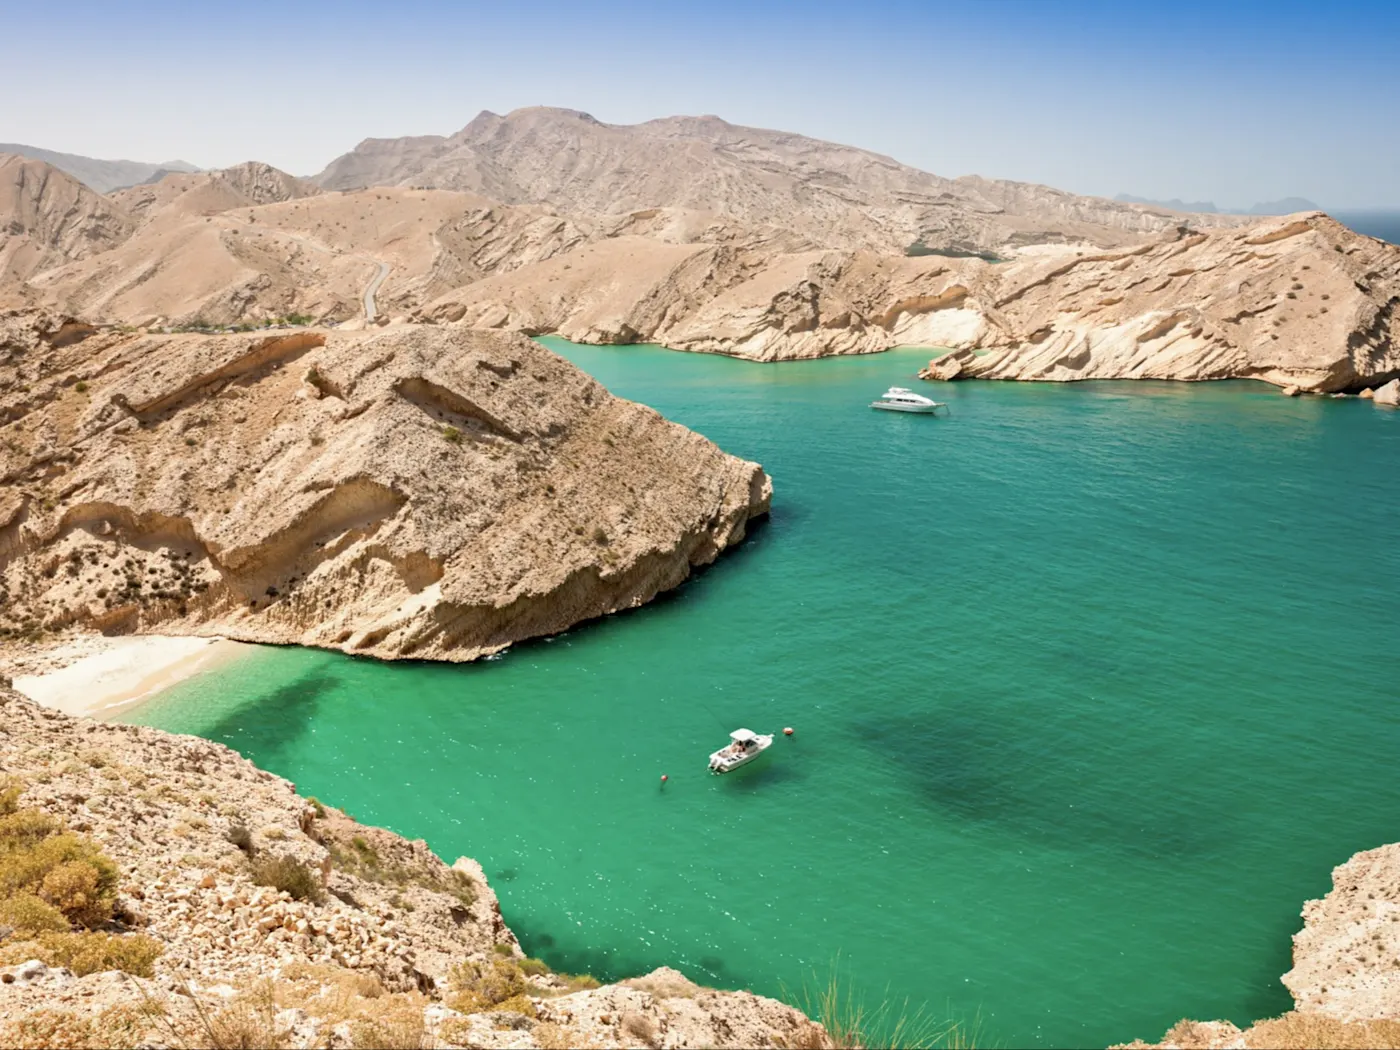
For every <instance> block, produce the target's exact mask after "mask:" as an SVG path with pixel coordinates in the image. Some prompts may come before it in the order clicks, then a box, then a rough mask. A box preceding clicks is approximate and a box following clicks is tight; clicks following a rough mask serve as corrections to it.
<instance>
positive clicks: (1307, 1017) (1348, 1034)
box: [1245, 1012, 1400, 1050]
mask: <svg viewBox="0 0 1400 1050" xmlns="http://www.w3.org/2000/svg"><path fill="white" fill-rule="evenodd" d="M1245 1045H1246V1046H1248V1047H1251V1048H1257V1050H1264V1048H1269V1050H1274V1048H1277V1050H1395V1048H1400V1021H1352V1022H1347V1021H1338V1020H1336V1019H1335V1018H1332V1017H1328V1016H1326V1015H1325V1014H1316V1013H1297V1012H1290V1013H1286V1014H1284V1015H1283V1016H1282V1017H1275V1018H1274V1019H1273V1020H1270V1021H1259V1022H1258V1023H1257V1024H1255V1025H1254V1027H1252V1028H1249V1029H1246V1030H1245Z"/></svg>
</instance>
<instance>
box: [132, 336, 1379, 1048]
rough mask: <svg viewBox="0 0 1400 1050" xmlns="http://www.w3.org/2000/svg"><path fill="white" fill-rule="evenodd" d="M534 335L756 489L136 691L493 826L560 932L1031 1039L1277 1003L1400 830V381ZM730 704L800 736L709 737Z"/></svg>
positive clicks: (368, 807) (333, 785)
mask: <svg viewBox="0 0 1400 1050" xmlns="http://www.w3.org/2000/svg"><path fill="white" fill-rule="evenodd" d="M541 341H542V342H544V343H546V344H547V345H549V346H550V347H552V348H553V349H555V350H557V351H558V352H560V353H562V354H564V355H565V356H567V357H569V358H570V359H572V360H573V361H575V362H576V363H577V364H579V365H580V366H581V367H583V368H585V369H586V370H588V371H589V372H591V373H592V374H593V375H595V376H596V377H597V378H598V379H599V380H600V381H602V382H603V383H604V384H605V385H607V386H608V387H609V388H610V389H611V390H613V391H614V393H617V394H619V395H621V396H624V397H630V398H633V399H635V400H639V401H642V402H645V403H647V404H649V405H651V406H653V407H654V408H656V409H657V410H659V411H661V412H662V413H663V414H665V415H666V416H667V417H669V418H671V419H673V420H676V421H677V422H680V423H683V424H685V425H687V426H690V427H692V428H693V429H696V430H698V431H700V432H701V433H703V434H705V435H706V436H708V437H710V438H711V439H713V440H714V441H716V442H717V443H718V444H719V445H720V446H721V447H723V448H724V449H726V450H727V451H729V452H732V453H734V454H736V455H741V456H744V457H746V458H750V459H754V460H757V461H759V462H761V463H762V464H763V465H764V467H765V468H766V469H767V470H768V471H769V473H770V474H771V475H772V476H773V480H774V503H773V513H772V516H771V520H770V521H769V522H768V523H767V524H766V525H764V526H762V527H761V528H759V529H758V530H756V531H755V533H754V534H753V535H752V536H751V538H750V539H749V540H748V541H747V542H746V543H745V544H743V545H742V546H741V547H739V548H738V549H736V550H735V551H733V552H731V553H729V554H726V555H725V556H723V557H722V558H721V559H720V561H719V562H718V563H717V564H716V565H715V566H713V567H712V568H711V569H709V570H707V571H705V572H703V573H701V574H700V575H698V576H697V577H696V578H694V579H692V580H691V581H689V582H688V583H687V584H686V585H684V586H683V587H682V588H680V589H679V590H678V591H676V592H674V593H673V594H671V595H669V596H666V597H664V598H663V599H661V600H659V601H657V602H655V603H653V604H652V605H650V606H647V607H645V608H643V609H641V610H637V611H635V612H631V613H627V614H624V615H619V616H614V617H610V618H607V619H605V620H603V621H600V622H596V623H591V624H585V625H581V626H579V627H577V628H576V629H574V630H573V631H570V632H569V633H567V634H565V635H563V636H560V637H557V638H553V639H548V640H542V641H536V642H532V643H528V644H525V645H521V646H518V647H516V648H515V649H513V650H511V651H509V652H507V653H504V654H502V655H501V656H500V657H498V658H495V659H491V660H487V661H483V662H480V663H478V664H475V665H468V666H446V665H431V664H413V663H406V664H397V665H388V664H378V663H374V662H371V661H368V660H363V659H356V658H351V657H347V656H343V655H340V654H332V653H323V652H315V651H306V650H297V649H262V650H259V651H258V652H257V653H256V654H255V655H253V656H251V657H249V658H248V659H246V660H242V661H240V662H238V663H236V664H232V665H229V666H227V667H226V668H223V669H221V670H218V671H214V672H210V673H209V674H206V675H203V676H201V677H198V678H195V679H191V680H189V681H187V682H185V683H182V684H181V685H179V686H176V687H175V688H173V689H171V690H169V691H167V692H166V693H164V694H161V695H160V696H159V697H157V698H156V699H155V700H153V701H151V702H150V703H148V704H146V705H144V706H142V707H140V708H138V709H137V710H136V711H134V712H133V713H131V714H129V715H128V716H126V717H127V719H128V720H131V721H139V722H143V723H145V724H150V725H156V726H159V727H161V728H165V729H171V730H176V731H183V732H195V733H199V734H201V735H204V736H207V737H209V738H211V739H216V740H220V741H223V742H225V743H227V744H229V745H230V746H232V747H234V748H237V749H238V750H239V751H241V752H243V753H244V754H246V755H247V756H248V757H249V758H251V759H253V760H254V761H255V762H257V763H258V764H259V765H261V766H263V767H264V768H267V769H270V770H272V771H274V772H276V773H279V774H281V775H283V776H286V777H288V778H289V779H291V780H293V781H295V782H296V784H297V786H298V789H299V790H300V791H302V792H303V793H304V794H312V795H316V796H319V797H320V798H322V799H324V800H326V801H328V802H331V803H333V804H336V805H339V806H342V807H343V808H345V809H347V810H349V811H350V812H352V813H353V814H354V815H355V816H356V817H357V818H359V819H360V820H362V821H366V822H370V823H377V824H382V825H384V826H387V827H390V828H392V829H394V830H395V831H398V832H400V833H402V834H404V835H406V836H408V837H410V838H425V839H427V841H428V842H429V844H430V845H431V846H432V847H433V848H434V849H435V850H436V851H437V852H438V853H439V854H440V855H442V856H443V857H445V858H446V859H447V860H448V861H449V862H450V861H451V860H452V859H453V858H454V857H456V856H458V855H462V854H465V855H468V856H472V857H475V858H477V859H478V860H480V861H481V863H482V864H483V866H484V867H485V869H486V872H487V875H488V877H489V878H490V879H491V881H492V884H493V886H494V887H495V889H496V891H497V893H498V894H499V895H500V897H501V902H502V908H503V911H504V915H505V918H506V920H507V922H509V923H510V925H511V926H512V928H513V929H515V930H516V932H517V934H518V935H519V936H520V938H521V940H522V942H523V944H524V947H525V949H526V950H527V951H528V952H529V953H530V954H533V955H538V956H540V957H542V958H544V959H545V960H546V961H548V962H550V963H551V964H552V965H554V966H555V967H556V968H557V969H562V970H567V971H570V972H577V971H589V972H592V973H594V974H595V975H597V976H598V977H600V978H604V979H609V978H617V977H623V976H628V975H632V974H636V973H638V972H640V971H643V970H646V969H650V968H651V967H654V966H657V965H662V964H665V965H671V966H675V967H677V968H679V969H681V970H683V971H685V972H686V974H687V975H688V976H690V977H691V978H693V979H695V980H697V981H700V982H702V983H713V984H717V985H723V986H727V987H750V988H752V989H754V990H755V991H758V992H761V993H765V994H771V995H778V994H781V993H783V992H784V990H787V992H788V993H789V994H790V995H791V994H797V995H798V997H799V998H800V988H801V986H802V985H803V983H804V982H807V983H812V982H813V980H814V975H815V980H816V981H817V982H818V983H820V982H824V980H825V978H826V976H827V975H828V974H829V973H830V972H831V970H832V968H833V966H837V967H839V969H840V971H841V972H842V973H843V974H845V975H847V976H848V977H849V978H850V980H851V981H853V982H854V983H855V985H856V986H857V987H858V988H859V989H860V990H861V991H862V992H863V993H864V994H865V995H866V997H867V998H868V999H870V1000H872V1001H873V1000H877V999H882V998H891V999H894V1000H897V1001H900V1002H902V1001H904V1000H905V999H908V1000H910V1001H911V1002H913V1003H916V1004H918V1003H926V1004H927V1006H928V1009H929V1011H930V1012H931V1013H933V1014H936V1015H938V1016H948V1017H952V1018H954V1019H960V1020H964V1021H967V1020H970V1019H973V1018H978V1019H980V1029H981V1032H982V1038H984V1039H986V1040H989V1041H993V1042H999V1043H1000V1044H1002V1045H1014V1046H1019V1045H1037V1046H1077V1045H1107V1044H1109V1043H1112V1042H1118V1041H1125V1040H1130V1039H1132V1038H1135V1037H1144V1038H1157V1037H1159V1036H1160V1035H1161V1033H1162V1032H1163V1031H1164V1030H1165V1029H1166V1028H1167V1027H1169V1026H1170V1025H1171V1024H1172V1023H1174V1022H1175V1021H1177V1020H1179V1019H1180V1018H1182V1017H1183V1016H1190V1017H1195V1018H1200V1019H1208V1018H1217V1017H1219V1018H1228V1019H1231V1020H1234V1021H1237V1022H1241V1023H1243V1022H1247V1021H1250V1020H1253V1019H1255V1018H1258V1017H1264V1016H1269V1015H1274V1014H1278V1013H1281V1012H1283V1011H1284V1010H1286V1009H1288V1008H1289V1005H1290V1000H1289V997H1288V995H1287V993H1286V991H1285V990H1284V989H1283V987H1282V985H1281V984H1280V983H1279V980H1278V978H1279V975H1280V974H1281V973H1283V972H1284V971H1285V970H1286V969H1288V966H1289V958H1290V942H1289V937H1290V935H1291V934H1292V933H1293V932H1294V931H1296V930H1297V929H1298V927H1299V925H1300V919H1299V916H1298V913H1299V909H1300V908H1301V906H1302V903H1303V901H1304V900H1305V899H1307V898H1309V897H1316V896H1320V895H1321V894H1323V893H1325V892H1326V890H1327V889H1328V886H1329V873H1330V870H1331V868H1332V867H1333V866H1334V865H1336V864H1339V863H1341V862H1343V861H1344V860H1346V859H1347V857H1349V856H1350V855H1351V854H1352V853H1353V852H1355V851H1356V850H1360V849H1366V848H1370V847H1373V846H1377V845H1380V844H1381V843H1384V842H1387V841H1392V840H1394V839H1395V838H1396V831H1395V828H1396V814H1397V812H1400V778H1396V777H1395V776H1394V775H1393V762H1392V759H1391V756H1392V755H1393V754H1395V753H1396V750H1397V747H1400V704H1397V699H1400V697H1397V690H1396V687H1395V686H1394V684H1393V683H1394V678H1393V672H1392V671H1391V669H1390V668H1389V666H1388V663H1389V661H1390V660H1391V659H1392V651H1393V649H1394V646H1395V641H1396V639H1397V638H1400V598H1397V593H1400V592H1398V591H1397V584H1400V547H1397V544H1396V542H1395V538H1396V527H1395V523H1396V521H1397V520H1400V413H1397V412H1386V411H1383V410H1380V409H1377V408H1376V407H1375V406H1373V405H1371V404H1370V403H1368V402H1362V401H1356V400H1346V401H1338V400H1330V399H1323V398H1299V399H1289V398H1284V397H1281V396H1280V395H1279V394H1278V392H1277V391H1276V390H1274V389H1273V388H1271V387H1268V386H1265V385H1262V384H1257V383H1248V382H1231V383H1212V384H1199V385H1189V384H1173V383H1154V382H1094V383H1083V384H1075V385H1048V384H1047V385H1038V384H1012V383H981V382H977V383H960V384H951V385H947V386H940V387H939V388H938V393H937V395H936V396H937V397H938V398H939V400H945V401H948V402H950V405H951V412H950V414H949V415H948V416H947V417H946V418H944V417H941V416H940V417H927V416H909V415H905V414H902V413H882V412H873V411H871V410H870V409H869V408H867V407H866V406H867V404H868V402H869V401H870V400H871V399H872V398H874V397H875V396H877V395H878V394H879V393H881V392H882V391H883V390H884V389H885V388H886V387H888V386H889V385H891V384H902V385H907V386H916V385H917V384H916V383H915V382H914V381H913V378H912V377H913V374H914V372H915V371H917V369H918V367H919V366H920V365H921V364H922V363H924V362H925V361H926V360H927V358H928V351H915V350H897V351H891V352H888V353H885V354H880V355H874V356H870V357H861V358H840V359H828V360H820V361H809V362H792V363H784V364H780V365H755V364H750V363H747V362H742V361H736V360H731V359H727V358H721V357H714V356H708V355H690V354H680V353H673V352H669V351H666V350H662V349H660V348H656V347H645V346H631V347H589V346H577V345H572V344H568V343H564V342H563V341H561V340H552V339H543V340H541ZM741 725H742V726H747V727H749V728H751V729H754V730H758V731H761V732H773V731H776V730H778V729H780V728H781V727H782V726H785V725H791V726H793V727H794V728H795V729H796V734H795V735H794V736H793V737H792V738H791V739H786V738H779V740H778V741H776V742H775V744H774V748H773V752H774V753H773V755H772V756H771V757H769V758H765V759H764V760H762V762H761V763H759V764H756V765H755V766H754V767H752V768H751V769H748V770H744V771H741V772H739V773H736V774H733V775H731V776H728V777H722V778H716V777H711V776H708V775H707V774H706V772H705V760H706V756H707V755H708V753H709V752H710V751H712V750H714V749H715V748H716V747H718V746H719V745H720V744H721V743H723V742H724V739H725V735H726V734H727V733H728V731H729V730H730V729H732V728H736V727H738V726H741ZM663 773H664V774H667V775H668V776H669V781H668V782H666V783H665V784H664V785H663V784H662V783H661V781H660V776H661V774H663Z"/></svg>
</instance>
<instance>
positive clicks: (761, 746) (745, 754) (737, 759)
mask: <svg viewBox="0 0 1400 1050" xmlns="http://www.w3.org/2000/svg"><path fill="white" fill-rule="evenodd" d="M729 741H730V742H729V746H728V747H722V748H720V749H719V750H718V751H716V752H715V753H714V754H713V755H711V756H710V772H711V773H728V772H729V771H730V770H731V769H738V768H739V767H740V766H743V765H747V764H748V763H750V762H752V761H753V760H754V759H755V758H757V757H758V756H759V755H761V754H763V752H765V751H767V750H768V749H769V748H770V747H772V746H773V734H772V733H767V734H764V733H754V732H750V731H749V730H747V729H736V730H734V732H732V733H730V734H729Z"/></svg>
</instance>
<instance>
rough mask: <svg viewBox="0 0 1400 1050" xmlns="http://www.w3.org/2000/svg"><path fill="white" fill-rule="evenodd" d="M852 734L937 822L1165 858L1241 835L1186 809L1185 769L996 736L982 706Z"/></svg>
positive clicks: (1213, 816)
mask: <svg viewBox="0 0 1400 1050" xmlns="http://www.w3.org/2000/svg"><path fill="white" fill-rule="evenodd" d="M1048 721H1049V719H1048V718H1047V722H1048ZM850 728H851V731H852V732H853V734H854V735H855V737H856V739H857V740H858V741H859V742H860V743H861V744H862V745H863V746H865V747H867V748H868V749H869V750H870V751H871V752H872V753H873V754H874V755H876V756H878V757H880V758H882V759H884V760H885V761H887V762H889V763H891V764H893V765H894V766H895V767H896V768H897V769H898V770H899V774H900V777H901V779H902V780H903V781H904V782H905V783H906V784H908V785H910V786H911V787H912V788H913V790H914V791H915V792H916V794H918V795H920V796H922V797H923V798H924V800H925V801H926V802H927V805H928V807H929V809H930V810H931V811H932V812H934V813H936V814H937V815H939V816H941V817H943V818H949V817H951V818H953V819H956V820H960V821H962V822H964V823H966V824H971V825H996V826H998V827H999V828H1002V829H1004V830H1005V831H1008V832H1010V833H1012V834H1015V835H1018V836H1021V837H1023V838H1026V839H1028V840H1031V841H1037V842H1043V843H1045V844H1047V845H1049V846H1052V847H1055V848H1064V849H1075V850H1081V849H1085V848H1108V849H1112V850H1116V851H1118V852H1121V853H1123V854H1127V855H1136V856H1144V857H1150V858H1153V859H1159V860H1167V861H1172V860H1176V859H1180V858H1187V857H1189V858H1193V859H1201V858H1206V857H1210V856H1212V855H1215V854H1217V853H1218V852H1219V851H1220V849H1221V848H1222V846H1224V845H1228V844H1230V843H1232V842H1235V841H1237V839H1238V830H1237V824H1238V820H1237V819H1235V818H1234V817H1232V816H1231V815H1230V814H1228V813H1227V812H1224V811H1222V810H1221V809H1220V807H1219V806H1218V805H1215V806H1214V807H1213V808H1211V809H1210V810H1205V809H1204V808H1203V807H1202V806H1196V807H1194V808H1192V807H1190V806H1189V805H1187V804H1186V803H1184V801H1183V799H1182V797H1181V796H1180V794H1179V791H1178V790H1177V789H1178V788H1183V787H1186V786H1188V785H1189V783H1190V772H1189V770H1187V769H1180V770H1178V771H1177V773H1176V775H1175V776H1174V777H1172V778H1171V779H1169V780H1167V781H1166V782H1163V781H1162V779H1161V778H1160V777H1158V778H1153V777H1152V776H1150V775H1145V774H1144V773H1143V771H1142V770H1141V769H1140V768H1137V767H1134V766H1132V765H1129V764H1126V763H1122V762H1118V763H1115V762H1114V761H1113V759H1112V757H1111V756H1106V755H1100V754H1082V753H1073V752H1066V751H1065V750H1063V748H1058V747H1053V746H1048V745H1045V744H1044V743H1043V742H1042V740H1041V739H1039V738H1035V739H1032V738H1029V736H1028V735H1027V734H1025V733H1024V727H1017V728H1016V729H1015V730H1008V731H1006V732H1004V733H1003V732H999V728H998V722H997V719H996V716H995V714H994V713H992V712H991V711H990V710H989V709H987V708H976V709H974V708H971V707H965V708H962V709H959V708H957V707H954V706H949V705H946V704H943V705H941V706H939V707H938V708H937V709H935V710H931V711H930V712H929V713H928V714H927V715H926V716H921V717H918V718H910V717H905V718H901V717H898V716H895V717H891V718H884V719H881V720H878V721H858V722H854V723H852V724H851V727H850ZM1076 785H1083V790H1082V791H1078V790H1076ZM1195 797H1196V798H1198V799H1199V798H1201V797H1202V796H1200V795H1197V796H1195Z"/></svg>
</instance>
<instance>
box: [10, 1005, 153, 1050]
mask: <svg viewBox="0 0 1400 1050" xmlns="http://www.w3.org/2000/svg"><path fill="white" fill-rule="evenodd" d="M150 1029H151V1026H150V1019H149V1018H148V1016H147V1015H146V1014H145V1013H144V1012H143V1011H141V1010H138V1009H133V1008H131V1007H128V1006H118V1007H113V1008H111V1009H109V1010H103V1011H102V1012H101V1013H100V1014H97V1015H96V1016H93V1015H91V1014H87V1015H81V1016H80V1015H78V1014H75V1013H70V1012H69V1011H67V1010H34V1011H31V1012H30V1013H27V1014H23V1015H22V1016H20V1017H16V1018H13V1019H11V1020H10V1021H7V1022H6V1023H5V1024H4V1025H0V1046H5V1047H11V1048H13V1050H49V1048H52V1047H62V1048H64V1050H121V1048H124V1047H129V1046H138V1045H148V1042H149V1035H150Z"/></svg>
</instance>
